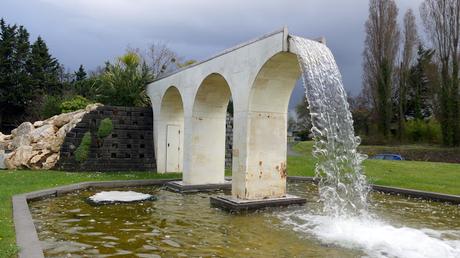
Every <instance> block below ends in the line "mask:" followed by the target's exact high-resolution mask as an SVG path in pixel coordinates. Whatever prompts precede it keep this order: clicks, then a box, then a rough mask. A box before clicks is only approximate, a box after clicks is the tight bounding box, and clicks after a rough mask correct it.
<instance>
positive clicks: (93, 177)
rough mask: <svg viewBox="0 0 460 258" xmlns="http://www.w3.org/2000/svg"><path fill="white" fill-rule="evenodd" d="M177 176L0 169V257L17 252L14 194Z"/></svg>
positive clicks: (145, 173) (175, 175) (141, 173)
mask: <svg viewBox="0 0 460 258" xmlns="http://www.w3.org/2000/svg"><path fill="white" fill-rule="evenodd" d="M180 176H181V175H180V174H164V175H162V174H156V173H151V172H126V173H94V172H93V173H89V172H79V173H68V172H61V171H30V170H18V171H1V170H0V257H2V258H3V257H14V256H15V254H16V252H17V248H16V244H15V233H14V228H13V218H12V205H11V197H12V196H13V195H16V194H20V193H27V192H31V191H36V190H40V189H45V188H51V187H56V186H61V185H68V184H74V183H78V182H84V181H104V180H134V179H156V178H172V177H173V178H174V177H180Z"/></svg>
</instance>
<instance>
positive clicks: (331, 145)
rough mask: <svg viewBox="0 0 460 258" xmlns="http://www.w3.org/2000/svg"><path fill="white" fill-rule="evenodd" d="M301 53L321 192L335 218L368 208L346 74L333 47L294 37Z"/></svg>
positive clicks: (358, 212)
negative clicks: (344, 85)
mask: <svg viewBox="0 0 460 258" xmlns="http://www.w3.org/2000/svg"><path fill="white" fill-rule="evenodd" d="M292 42H293V43H294V46H295V48H296V49H297V52H298V60H299V64H300V68H301V70H302V79H303V82H304V87H305V94H306V97H307V100H308V104H309V109H310V114H311V121H312V129H311V132H312V133H313V138H314V140H315V145H314V147H313V155H314V156H315V157H316V158H317V159H318V163H317V165H316V168H315V170H316V171H315V172H316V176H317V177H318V178H319V180H320V181H319V192H320V197H321V199H322V201H323V202H324V204H325V205H324V209H325V211H326V213H328V214H331V215H333V216H344V215H354V214H362V213H365V212H366V206H367V196H368V193H369V186H368V184H367V183H366V178H365V176H364V175H363V172H362V168H361V162H362V161H363V160H364V159H365V158H366V156H365V155H362V154H360V153H359V152H357V150H356V148H357V147H358V145H359V143H360V139H359V137H357V136H355V133H354V129H353V119H352V116H351V113H350V110H349V109H348V102H347V95H346V92H345V90H344V88H343V84H342V76H341V74H340V72H339V69H338V67H337V64H336V62H335V60H334V57H333V55H332V53H331V51H330V50H329V49H328V48H327V47H326V46H325V45H324V44H321V43H319V42H316V41H312V40H307V39H303V38H298V37H292Z"/></svg>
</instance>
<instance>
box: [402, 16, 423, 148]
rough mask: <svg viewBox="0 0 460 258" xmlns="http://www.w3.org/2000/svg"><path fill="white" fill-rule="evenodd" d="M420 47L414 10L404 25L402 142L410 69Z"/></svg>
mask: <svg viewBox="0 0 460 258" xmlns="http://www.w3.org/2000/svg"><path fill="white" fill-rule="evenodd" d="M418 45H419V39H418V35H417V25H416V23H415V16H414V13H413V11H412V9H409V10H407V11H406V14H405V15H404V25H403V49H402V53H401V63H400V66H399V85H398V90H397V101H398V111H399V112H398V113H399V114H398V129H399V130H398V134H399V140H400V141H401V140H402V136H403V133H404V124H405V123H404V122H405V114H406V109H407V89H408V83H409V76H410V69H411V66H412V65H413V63H414V56H415V53H416V48H417V46H418Z"/></svg>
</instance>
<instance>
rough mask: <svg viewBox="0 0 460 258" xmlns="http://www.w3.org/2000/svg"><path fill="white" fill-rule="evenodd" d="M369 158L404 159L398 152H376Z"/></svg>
mask: <svg viewBox="0 0 460 258" xmlns="http://www.w3.org/2000/svg"><path fill="white" fill-rule="evenodd" d="M371 159H381V160H404V158H403V157H401V155H398V154H377V155H375V156H373V157H372V158H371Z"/></svg>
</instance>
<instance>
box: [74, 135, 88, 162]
mask: <svg viewBox="0 0 460 258" xmlns="http://www.w3.org/2000/svg"><path fill="white" fill-rule="evenodd" d="M90 147H91V133H90V132H86V133H85V135H84V136H83V138H82V139H81V143H80V145H79V146H78V148H77V150H76V151H75V160H76V161H77V162H84V161H85V160H87V159H88V155H89V148H90Z"/></svg>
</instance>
